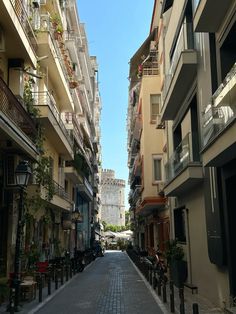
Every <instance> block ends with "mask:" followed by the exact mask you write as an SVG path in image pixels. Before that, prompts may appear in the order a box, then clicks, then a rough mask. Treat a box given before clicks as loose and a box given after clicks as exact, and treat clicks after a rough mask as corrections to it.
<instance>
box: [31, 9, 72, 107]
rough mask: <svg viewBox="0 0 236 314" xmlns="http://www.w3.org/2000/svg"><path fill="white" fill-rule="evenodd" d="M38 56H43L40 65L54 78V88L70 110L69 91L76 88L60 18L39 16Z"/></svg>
mask: <svg viewBox="0 0 236 314" xmlns="http://www.w3.org/2000/svg"><path fill="white" fill-rule="evenodd" d="M37 37H38V54H39V55H40V56H45V58H43V59H42V60H40V65H41V66H42V67H44V68H48V69H49V70H50V77H51V78H53V77H56V78H57V80H54V81H53V84H54V86H55V87H56V90H57V92H58V94H59V96H60V99H61V102H62V103H63V106H65V105H66V104H68V107H65V108H64V109H65V110H72V109H73V107H72V105H71V104H72V103H73V101H72V96H71V89H75V88H77V87H78V81H77V80H76V78H75V73H74V69H73V62H72V60H71V57H70V53H69V51H68V49H67V48H66V46H65V40H64V29H63V25H62V22H61V20H60V17H59V16H58V15H57V14H55V15H52V16H50V15H49V14H43V15H41V16H40V25H39V27H38V29H37Z"/></svg>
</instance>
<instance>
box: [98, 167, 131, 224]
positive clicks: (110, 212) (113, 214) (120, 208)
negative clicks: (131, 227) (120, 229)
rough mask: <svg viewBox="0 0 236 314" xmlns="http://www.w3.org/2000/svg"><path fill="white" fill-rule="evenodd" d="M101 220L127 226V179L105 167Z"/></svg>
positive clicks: (102, 181)
mask: <svg viewBox="0 0 236 314" xmlns="http://www.w3.org/2000/svg"><path fill="white" fill-rule="evenodd" d="M101 220H102V221H104V222H106V223H107V224H109V225H116V226H125V181H124V180H121V179H116V178H115V171H114V170H110V169H103V170H102V176H101Z"/></svg>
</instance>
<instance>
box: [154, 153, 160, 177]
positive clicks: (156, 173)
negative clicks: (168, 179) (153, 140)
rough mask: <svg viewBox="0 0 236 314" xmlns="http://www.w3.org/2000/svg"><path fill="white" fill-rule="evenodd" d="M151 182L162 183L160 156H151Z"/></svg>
mask: <svg viewBox="0 0 236 314" xmlns="http://www.w3.org/2000/svg"><path fill="white" fill-rule="evenodd" d="M153 181H162V159H161V156H153Z"/></svg>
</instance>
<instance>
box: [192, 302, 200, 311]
mask: <svg viewBox="0 0 236 314" xmlns="http://www.w3.org/2000/svg"><path fill="white" fill-rule="evenodd" d="M193 314H199V309H198V304H197V303H193Z"/></svg>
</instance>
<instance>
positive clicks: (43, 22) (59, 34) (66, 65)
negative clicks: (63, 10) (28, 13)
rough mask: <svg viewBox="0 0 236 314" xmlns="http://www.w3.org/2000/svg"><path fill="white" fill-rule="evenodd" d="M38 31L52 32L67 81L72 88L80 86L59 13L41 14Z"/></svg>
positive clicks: (53, 41) (51, 35) (52, 38)
mask: <svg viewBox="0 0 236 314" xmlns="http://www.w3.org/2000/svg"><path fill="white" fill-rule="evenodd" d="M38 31H39V32H48V33H49V34H50V37H51V40H52V43H53V45H54V48H55V51H56V54H57V57H58V59H59V60H61V62H60V65H61V69H62V71H63V74H64V77H65V79H66V81H67V82H68V86H69V87H70V88H76V87H77V86H78V82H77V81H76V80H75V78H74V70H73V64H72V61H71V59H70V55H69V52H68V50H67V49H66V48H65V43H64V37H63V34H64V30H63V27H62V23H61V20H60V17H59V16H58V15H57V14H55V15H53V16H50V15H49V14H42V15H41V16H40V28H39V30H38ZM62 60H63V61H62Z"/></svg>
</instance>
